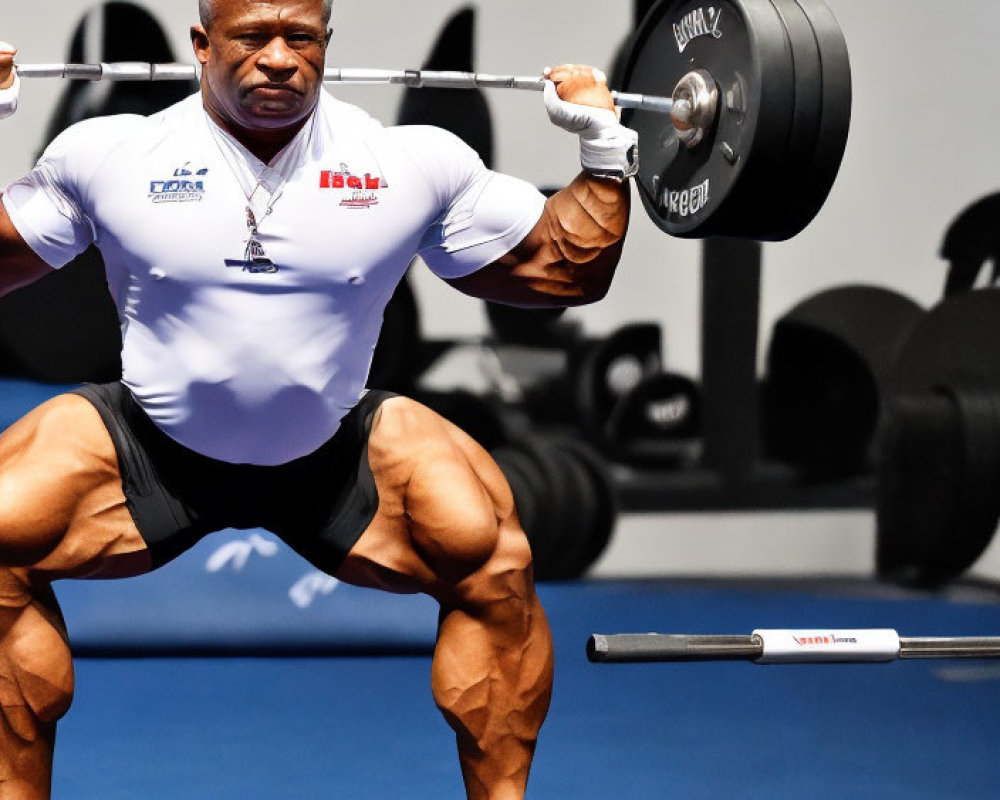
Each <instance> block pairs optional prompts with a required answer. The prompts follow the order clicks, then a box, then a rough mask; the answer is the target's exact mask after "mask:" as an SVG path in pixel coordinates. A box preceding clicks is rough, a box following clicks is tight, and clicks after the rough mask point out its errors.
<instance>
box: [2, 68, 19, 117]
mask: <svg viewBox="0 0 1000 800" xmlns="http://www.w3.org/2000/svg"><path fill="white" fill-rule="evenodd" d="M20 91H21V79H20V78H19V77H18V76H17V73H16V72H15V73H14V85H13V86H11V87H10V88H8V89H0V119H4V118H6V117H9V116H10V115H11V114H13V113H14V112H15V111H17V96H18V94H20Z"/></svg>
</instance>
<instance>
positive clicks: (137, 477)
mask: <svg viewBox="0 0 1000 800" xmlns="http://www.w3.org/2000/svg"><path fill="white" fill-rule="evenodd" d="M75 393H76V394H78V395H80V396H82V397H85V398H86V399H87V400H89V401H90V402H91V403H93V405H94V406H95V407H96V408H97V411H98V413H99V414H100V415H101V419H103V420H104V424H105V426H106V427H107V429H108V432H109V433H110V434H111V439H112V441H114V445H115V450H116V451H117V453H118V467H119V471H120V473H121V478H122V487H123V489H124V492H125V500H126V502H127V505H128V509H129V511H130V512H131V514H132V519H133V520H134V521H135V524H136V527H137V528H138V529H139V533H140V534H142V538H143V539H144V540H145V542H146V545H147V546H148V547H149V550H150V553H151V554H152V558H153V566H154V568H155V567H159V566H162V565H163V564H166V563H167V562H168V561H171V560H172V559H174V558H176V557H177V556H179V555H180V554H181V553H183V552H184V551H185V550H187V549H188V548H189V547H191V546H193V545H194V544H196V543H197V542H198V541H199V540H200V539H201V538H202V537H203V536H205V535H206V534H208V533H211V532H213V531H217V530H221V529H223V528H243V529H246V528H265V529H267V530H269V531H271V532H272V533H274V534H276V535H277V536H279V537H281V539H282V540H283V541H285V542H286V543H287V544H288V545H289V546H290V547H291V548H292V549H293V550H295V551H296V552H297V553H299V554H300V555H301V556H303V557H304V558H306V559H307V560H308V561H309V562H311V563H312V564H313V565H314V566H316V567H318V568H319V569H322V570H324V571H325V572H327V573H332V572H333V571H334V570H336V569H337V567H339V566H340V564H341V562H342V561H343V560H344V558H345V557H346V556H347V554H348V553H349V552H350V550H351V548H352V547H353V546H354V544H355V543H356V542H357V541H358V539H359V538H360V537H361V534H362V533H364V532H365V529H366V528H367V527H368V525H369V524H370V523H371V521H372V519H373V518H374V516H375V512H376V511H377V510H378V491H377V490H376V488H375V479H374V477H373V476H372V473H371V468H370V466H369V464H368V436H369V434H370V433H371V425H372V418H373V417H374V415H375V411H376V410H377V409H378V407H379V406H380V405H381V404H382V402H383V401H385V400H386V399H388V398H389V397H392V396H393V395H392V394H391V393H390V392H376V391H372V392H368V393H367V394H366V395H365V396H364V397H363V398H362V399H361V401H360V402H359V403H358V405H357V406H355V408H354V409H352V410H351V411H350V412H349V413H348V414H347V416H346V417H344V419H343V421H342V422H341V425H340V429H339V430H338V431H337V433H336V434H335V435H334V437H333V438H332V439H330V440H329V441H328V442H327V443H326V444H324V445H323V446H322V447H320V448H319V449H318V450H316V451H315V452H314V453H310V454H309V455H307V456H304V457H302V458H299V459H296V460H295V461H290V462H288V463H287V464H281V465H278V466H274V467H262V466H256V465H253V464H230V463H228V462H225V461H217V460H216V459H213V458H208V457H207V456H203V455H201V454H200V453H195V452H194V451H192V450H189V449H188V448H186V447H184V446H183V445H181V444H178V443H177V442H176V441H174V440H173V439H171V438H170V437H169V436H167V435H166V434H165V433H163V432H162V431H161V430H160V429H159V428H157V427H156V426H155V425H154V424H153V422H152V421H151V420H150V419H149V417H148V416H146V414H145V412H143V410H142V409H141V408H140V407H139V404H138V403H136V401H135V398H133V397H132V393H131V392H130V391H129V390H128V389H127V388H126V387H125V386H123V385H122V384H120V383H105V384H87V385H86V386H83V387H81V388H79V389H77V390H76V391H75Z"/></svg>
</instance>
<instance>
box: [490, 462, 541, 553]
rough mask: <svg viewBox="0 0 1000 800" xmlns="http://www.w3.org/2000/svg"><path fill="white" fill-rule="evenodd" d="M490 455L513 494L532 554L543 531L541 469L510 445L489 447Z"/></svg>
mask: <svg viewBox="0 0 1000 800" xmlns="http://www.w3.org/2000/svg"><path fill="white" fill-rule="evenodd" d="M490 455H491V456H492V458H493V460H494V461H495V462H496V464H497V466H498V467H499V468H500V471H501V472H502V473H503V474H504V477H505V478H506V479H507V485H508V486H509V487H510V491H511V494H512V495H514V507H515V508H516V509H517V516H518V520H519V521H520V523H521V528H522V530H524V534H525V536H527V537H528V543H529V544H530V545H531V553H532V557H533V558H534V557H535V556H536V551H537V549H538V546H539V545H538V539H539V537H542V536H545V535H546V534H547V531H546V530H545V524H544V520H543V519H542V517H543V516H544V512H543V510H542V507H543V504H544V502H545V500H544V495H545V487H544V486H542V482H543V480H544V479H543V476H542V474H541V471H540V470H539V468H538V466H537V465H536V464H535V462H534V461H533V460H532V458H531V457H530V456H528V455H526V454H525V453H523V452H521V451H520V450H518V449H515V448H514V447H510V446H506V445H505V446H503V447H498V448H497V449H495V450H492V451H491V452H490Z"/></svg>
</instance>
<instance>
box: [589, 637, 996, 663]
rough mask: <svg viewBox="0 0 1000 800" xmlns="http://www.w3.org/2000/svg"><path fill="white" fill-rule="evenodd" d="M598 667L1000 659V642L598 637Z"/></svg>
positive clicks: (592, 653) (594, 652) (593, 642)
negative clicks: (686, 663) (602, 664)
mask: <svg viewBox="0 0 1000 800" xmlns="http://www.w3.org/2000/svg"><path fill="white" fill-rule="evenodd" d="M587 658H588V659H589V660H590V661H592V662H595V663H607V664H612V663H618V664H624V663H642V662H683V661H753V662H755V663H757V664H803V663H826V664H831V663H844V664H859V663H879V662H888V661H895V660H897V659H913V658H1000V637H988V636H978V637H901V636H900V635H899V634H898V633H896V631H894V630H890V629H868V630H778V629H758V630H755V631H754V632H753V633H752V634H750V635H749V636H705V635H687V634H661V633H646V634H594V635H593V636H591V637H590V639H589V640H588V641H587Z"/></svg>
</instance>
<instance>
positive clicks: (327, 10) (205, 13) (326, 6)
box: [198, 0, 333, 30]
mask: <svg viewBox="0 0 1000 800" xmlns="http://www.w3.org/2000/svg"><path fill="white" fill-rule="evenodd" d="M215 2H216V0H198V16H199V17H200V18H201V26H202V27H203V28H204V29H205V30H208V28H209V27H210V26H211V24H212V22H213V21H214V20H215ZM332 16H333V0H323V22H324V24H326V25H329V24H330V18H331V17H332Z"/></svg>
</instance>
